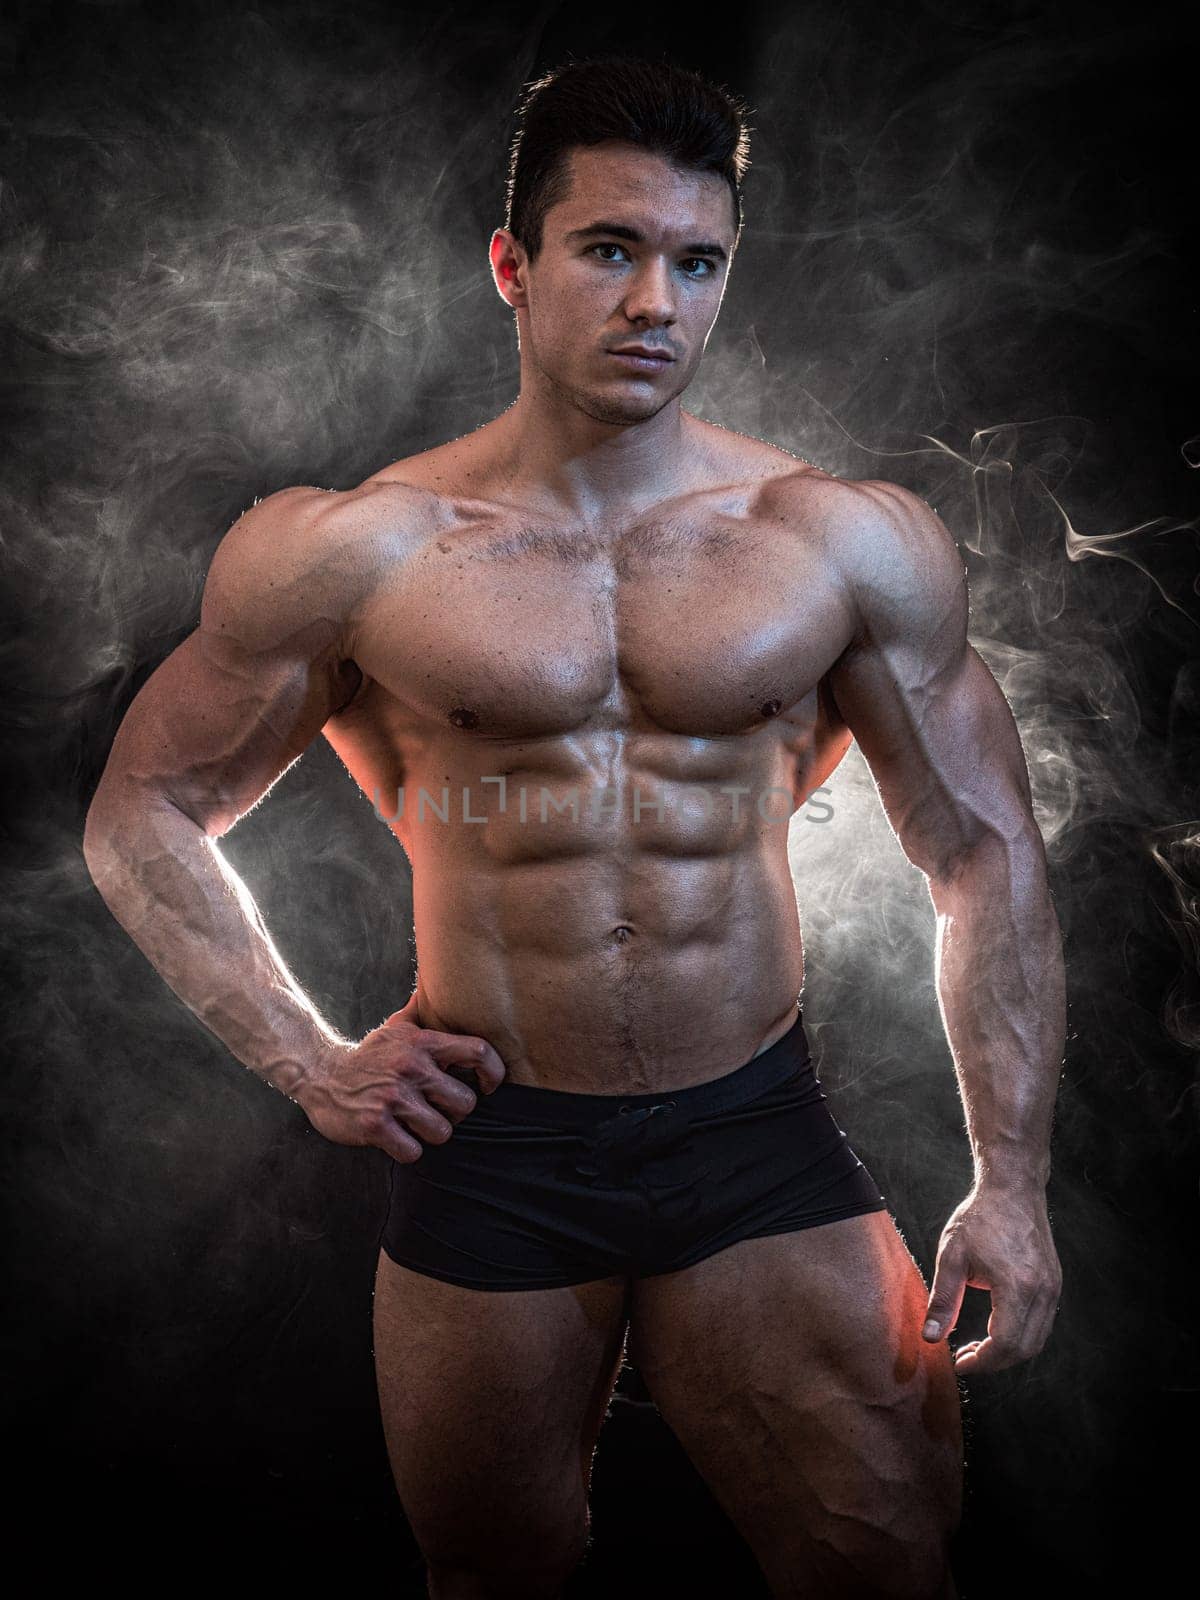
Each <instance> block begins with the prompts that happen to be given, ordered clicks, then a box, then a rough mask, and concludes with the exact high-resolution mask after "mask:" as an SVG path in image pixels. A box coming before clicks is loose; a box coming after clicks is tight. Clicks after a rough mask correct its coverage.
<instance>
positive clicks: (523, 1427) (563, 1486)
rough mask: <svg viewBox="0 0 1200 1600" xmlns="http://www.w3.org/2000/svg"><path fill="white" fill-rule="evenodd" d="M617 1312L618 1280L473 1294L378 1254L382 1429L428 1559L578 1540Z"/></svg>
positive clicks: (611, 1368) (520, 1557)
mask: <svg viewBox="0 0 1200 1600" xmlns="http://www.w3.org/2000/svg"><path fill="white" fill-rule="evenodd" d="M625 1313H626V1285H625V1283H624V1281H623V1280H621V1279H619V1278H611V1279H604V1280H602V1281H597V1282H595V1283H587V1284H581V1285H577V1286H574V1287H571V1288H563V1289H539V1290H532V1291H529V1290H520V1291H480V1290H477V1289H464V1288H459V1287H458V1286H457V1285H455V1284H450V1283H443V1282H442V1281H441V1280H440V1279H436V1278H431V1277H428V1276H426V1275H424V1274H422V1273H418V1272H412V1271H409V1269H408V1268H406V1267H401V1266H399V1265H397V1263H396V1262H394V1261H392V1260H391V1258H390V1257H389V1256H387V1255H386V1254H384V1253H383V1252H381V1253H380V1257H379V1264H378V1269H377V1273H376V1280H375V1307H374V1340H375V1370H376V1377H377V1380H378V1386H379V1399H380V1407H381V1412H382V1418H383V1427H384V1434H385V1437H386V1440H387V1447H388V1455H389V1457H390V1460H391V1465H392V1471H393V1474H394V1476H395V1479H396V1488H397V1492H398V1494H399V1496H400V1500H401V1504H402V1506H403V1508H404V1511H405V1514H406V1516H407V1517H408V1520H409V1522H410V1524H411V1525H412V1529H413V1533H414V1535H415V1537H416V1539H417V1542H418V1544H419V1545H420V1546H421V1549H422V1551H423V1552H424V1554H425V1555H426V1556H427V1557H428V1558H430V1559H431V1560H435V1561H452V1562H455V1563H459V1562H461V1563H464V1564H471V1562H472V1561H473V1559H474V1558H475V1557H476V1556H479V1557H480V1558H481V1559H482V1558H486V1560H487V1562H488V1563H496V1564H499V1565H500V1566H503V1565H504V1563H505V1561H506V1559H510V1560H511V1564H512V1565H514V1566H516V1565H519V1564H520V1563H521V1562H522V1561H524V1560H526V1559H527V1558H528V1557H529V1555H530V1552H531V1551H533V1552H534V1553H537V1552H538V1551H539V1550H540V1551H544V1552H546V1553H547V1554H552V1551H553V1547H554V1546H555V1545H556V1543H562V1542H563V1541H566V1542H567V1543H569V1542H570V1540H571V1539H572V1538H575V1537H576V1536H577V1534H578V1531H579V1528H580V1527H581V1525H585V1524H586V1520H587V1511H586V1506H587V1490H588V1482H589V1478H590V1472H591V1460H592V1452H593V1449H594V1446H595V1442H596V1435H597V1433H598V1431H599V1428H600V1424H601V1422H602V1421H603V1419H604V1414H605V1410H606V1408H607V1405H608V1402H609V1399H610V1397H611V1394H612V1390H613V1386H614V1383H615V1381H616V1377H617V1373H618V1371H619V1369H620V1363H621V1358H622V1354H623V1350H624V1340H625V1328H626V1315H625ZM506 1552H507V1555H506Z"/></svg>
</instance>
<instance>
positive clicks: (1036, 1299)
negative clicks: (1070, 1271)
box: [924, 1181, 1062, 1374]
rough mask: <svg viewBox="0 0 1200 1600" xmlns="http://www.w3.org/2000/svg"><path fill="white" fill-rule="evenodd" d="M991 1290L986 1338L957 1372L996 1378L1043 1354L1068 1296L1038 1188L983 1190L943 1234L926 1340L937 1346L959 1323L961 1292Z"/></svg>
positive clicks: (968, 1349) (957, 1362) (958, 1357)
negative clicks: (1060, 1300)
mask: <svg viewBox="0 0 1200 1600" xmlns="http://www.w3.org/2000/svg"><path fill="white" fill-rule="evenodd" d="M968 1285H969V1286H970V1287H971V1288H972V1289H988V1290H990V1291H991V1296H992V1311H991V1315H990V1317H989V1318H988V1331H987V1337H986V1338H985V1339H982V1340H980V1339H973V1340H971V1342H970V1343H969V1344H964V1345H963V1346H962V1347H961V1348H960V1349H958V1350H957V1351H955V1355H954V1368H955V1371H956V1372H961V1373H968V1374H969V1373H973V1372H998V1371H1000V1369H1001V1368H1003V1367H1011V1366H1014V1365H1015V1364H1016V1363H1017V1362H1019V1361H1028V1359H1029V1358H1030V1356H1035V1355H1037V1353H1038V1351H1039V1350H1040V1349H1041V1348H1042V1346H1043V1345H1044V1344H1045V1342H1046V1340H1047V1338H1048V1337H1049V1334H1050V1328H1051V1326H1052V1324H1053V1322H1054V1317H1055V1313H1056V1312H1057V1310H1058V1297H1059V1295H1060V1293H1061V1292H1062V1267H1061V1266H1060V1265H1059V1260H1058V1253H1057V1251H1056V1250H1055V1248H1054V1240H1053V1239H1052V1238H1051V1236H1050V1219H1049V1218H1048V1216H1047V1215H1046V1196H1045V1191H1044V1190H1042V1189H1040V1188H1038V1187H1036V1186H1035V1185H1030V1186H1028V1187H1025V1186H1017V1187H1013V1186H1003V1185H999V1184H995V1185H989V1184H988V1183H987V1182H986V1181H984V1182H983V1183H980V1184H977V1185H976V1187H975V1188H974V1189H973V1190H972V1191H971V1193H970V1194H969V1195H968V1196H967V1198H966V1199H965V1200H964V1201H963V1203H962V1204H961V1205H960V1206H959V1207H958V1209H957V1210H956V1211H955V1212H954V1214H953V1216H952V1217H951V1218H950V1220H949V1222H948V1223H947V1224H946V1226H945V1228H944V1229H943V1231H942V1237H941V1242H940V1243H939V1245H938V1256H937V1266H936V1268H935V1270H934V1275H933V1284H932V1286H931V1288H930V1294H929V1309H928V1312H927V1313H926V1315H927V1321H926V1323H925V1329H924V1337H925V1338H926V1339H927V1340H929V1342H930V1343H931V1344H933V1343H936V1342H937V1341H938V1340H939V1339H942V1338H944V1337H945V1336H946V1334H948V1333H949V1332H950V1330H951V1328H953V1327H954V1325H955V1323H956V1322H957V1321H958V1313H959V1310H960V1308H961V1306H962V1300H963V1291H964V1290H965V1289H966V1288H967V1286H968Z"/></svg>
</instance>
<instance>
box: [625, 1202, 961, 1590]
mask: <svg viewBox="0 0 1200 1600" xmlns="http://www.w3.org/2000/svg"><path fill="white" fill-rule="evenodd" d="M925 1304H926V1288H925V1282H924V1279H923V1277H922V1275H921V1272H920V1269H919V1268H918V1267H917V1265H916V1263H915V1262H914V1260H913V1258H912V1256H911V1255H910V1253H909V1251H908V1249H907V1248H906V1246H905V1244H904V1241H903V1240H902V1239H901V1237H900V1235H899V1233H898V1231H897V1229H896V1226H895V1223H894V1222H893V1221H892V1219H891V1217H890V1216H889V1215H888V1213H887V1212H886V1211H880V1212H874V1213H869V1214H867V1215H865V1216H857V1217H847V1218H843V1219H842V1220H840V1221H837V1222H832V1223H828V1224H825V1225H824V1226H820V1227H814V1228H806V1229H801V1230H799V1231H798V1232H794V1233H783V1234H775V1235H772V1236H769V1237H766V1238H759V1239H746V1240H743V1241H742V1242H740V1243H739V1244H736V1245H733V1246H731V1247H730V1248H729V1249H727V1250H723V1251H721V1252H719V1253H718V1254H717V1255H714V1256H710V1257H709V1258H708V1259H707V1260H705V1261H702V1262H700V1263H699V1264H698V1265H697V1266H695V1267H689V1268H687V1269H685V1270H684V1271H681V1272H674V1273H669V1274H664V1275H662V1276H660V1277H652V1278H644V1279H640V1280H638V1281H636V1282H635V1284H634V1286H633V1299H632V1304H631V1321H630V1330H629V1353H630V1356H631V1358H632V1360H633V1361H634V1362H635V1363H636V1364H637V1366H638V1368H639V1370H640V1371H641V1373H642V1376H643V1377H644V1379H645V1381H646V1384H647V1387H648V1388H649V1390H650V1392H651V1394H652V1395H653V1397H654V1399H655V1401H656V1403H657V1405H658V1407H659V1410H660V1411H661V1413H662V1415H663V1417H664V1419H665V1420H666V1422H667V1423H668V1424H669V1425H670V1427H671V1428H672V1429H673V1431H674V1432H675V1433H676V1434H677V1436H678V1437H679V1439H680V1441H681V1443H682V1444H683V1446H684V1448H685V1450H687V1452H688V1454H689V1455H690V1456H691V1458H692V1460H693V1461H694V1462H695V1464H696V1466H697V1467H698V1469H699V1470H700V1471H701V1472H702V1473H703V1474H704V1476H705V1477H706V1478H707V1479H708V1481H709V1483H710V1484H711V1486H712V1488H713V1491H714V1493H715V1494H716V1495H717V1497H718V1498H719V1499H720V1500H721V1501H722V1503H723V1504H724V1506H725V1508H726V1509H727V1511H728V1512H729V1514H730V1516H731V1517H732V1519H733V1520H734V1522H735V1523H736V1524H737V1526H738V1527H739V1529H740V1530H741V1532H742V1533H743V1536H744V1537H745V1538H746V1539H747V1542H748V1543H749V1544H750V1545H751V1547H752V1549H753V1550H754V1551H755V1554H756V1556H757V1557H758V1559H759V1562H760V1565H761V1566H762V1567H763V1569H764V1572H765V1573H766V1575H767V1577H768V1579H769V1580H770V1581H771V1584H772V1592H773V1593H774V1594H777V1595H787V1594H792V1593H797V1594H798V1593H803V1592H806V1590H807V1586H808V1585H809V1584H811V1583H813V1582H819V1584H820V1585H822V1586H823V1587H822V1588H821V1592H823V1593H827V1594H829V1595H831V1596H832V1595H843V1594H845V1595H851V1594H880V1595H882V1594H897V1595H902V1594H910V1593H911V1594H924V1595H926V1596H927V1597H932V1596H934V1595H936V1594H939V1593H942V1592H944V1593H951V1592H952V1591H951V1590H950V1588H949V1587H947V1588H946V1589H945V1590H942V1589H941V1588H940V1587H939V1585H940V1580H938V1581H937V1582H936V1583H935V1578H936V1575H937V1572H938V1570H939V1568H940V1563H941V1561H942V1560H943V1558H944V1549H945V1544H946V1540H947V1538H948V1535H949V1533H950V1532H951V1531H952V1530H953V1528H954V1527H955V1526H956V1525H957V1522H958V1518H959V1514H960V1509H961V1473H962V1431H961V1414H960V1409H959V1394H958V1386H957V1382H956V1379H955V1376H954V1370H953V1363H952V1360H951V1357H950V1353H949V1351H948V1349H947V1346H946V1345H945V1343H942V1344H940V1345H928V1344H926V1343H925V1342H924V1341H923V1340H922V1338H921V1325H922V1322H923V1320H924V1316H923V1313H924V1309H925Z"/></svg>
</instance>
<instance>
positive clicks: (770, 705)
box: [759, 700, 783, 717]
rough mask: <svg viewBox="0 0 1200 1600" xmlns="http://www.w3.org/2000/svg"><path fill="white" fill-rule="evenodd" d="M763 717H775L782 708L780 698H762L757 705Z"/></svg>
mask: <svg viewBox="0 0 1200 1600" xmlns="http://www.w3.org/2000/svg"><path fill="white" fill-rule="evenodd" d="M759 710H760V711H761V712H762V714H763V716H764V717H777V716H778V715H779V713H780V712H781V711H782V710H783V701H782V700H764V701H763V703H762V705H761V706H760V707H759Z"/></svg>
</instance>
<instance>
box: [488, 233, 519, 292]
mask: <svg viewBox="0 0 1200 1600" xmlns="http://www.w3.org/2000/svg"><path fill="white" fill-rule="evenodd" d="M488 257H489V260H490V261H491V265H492V280H493V282H494V283H495V285H496V291H497V293H498V294H499V296H500V298H501V299H502V300H503V301H504V302H505V303H506V304H507V305H510V306H512V307H513V309H514V310H515V309H516V308H517V307H518V306H524V305H525V304H526V303H527V297H526V293H525V272H526V268H527V266H528V258H527V257H526V255H525V249H524V246H523V245H521V244H520V243H519V242H518V240H517V239H516V238H514V236H513V235H512V234H511V233H510V232H509V231H508V229H507V228H497V229H496V231H495V232H494V233H493V234H492V242H491V244H490V245H489V246H488Z"/></svg>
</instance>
